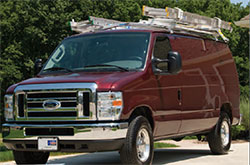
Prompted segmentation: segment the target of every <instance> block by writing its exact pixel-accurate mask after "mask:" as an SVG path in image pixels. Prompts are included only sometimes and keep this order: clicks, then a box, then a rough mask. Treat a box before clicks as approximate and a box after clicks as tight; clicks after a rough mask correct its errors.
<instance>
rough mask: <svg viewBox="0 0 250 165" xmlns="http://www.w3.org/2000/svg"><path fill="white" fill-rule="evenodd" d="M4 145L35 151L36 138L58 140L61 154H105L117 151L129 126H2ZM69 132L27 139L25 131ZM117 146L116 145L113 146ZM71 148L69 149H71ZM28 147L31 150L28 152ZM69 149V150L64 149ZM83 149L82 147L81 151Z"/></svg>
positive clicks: (104, 124)
mask: <svg viewBox="0 0 250 165" xmlns="http://www.w3.org/2000/svg"><path fill="white" fill-rule="evenodd" d="M2 128H3V129H2V134H3V142H4V144H5V145H6V146H7V147H8V148H9V149H13V150H26V151H27V150H31V151H34V150H37V141H38V138H39V137H57V138H58V141H59V145H60V146H61V147H60V151H74V152H77V151H108V150H117V149H119V148H120V147H121V146H122V144H123V141H124V139H125V137H126V134H127V130H128V123H126V122H123V123H98V124H51V125H42V124H39V125H38V124H9V123H8V124H7V123H5V124H3V127H2ZM29 128H33V129H40V128H42V129H46V128H48V129H57V128H58V129H60V128H70V129H72V130H73V133H72V135H56V134H53V135H45V134H44V135H39V133H38V135H37V133H36V135H33V136H32V135H26V133H27V131H26V129H29ZM114 144H116V145H114ZM70 145H71V146H70ZM29 146H33V147H31V148H28V147H29ZM67 146H70V147H67ZM83 146H85V147H83Z"/></svg>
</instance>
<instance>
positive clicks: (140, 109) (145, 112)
mask: <svg viewBox="0 0 250 165" xmlns="http://www.w3.org/2000/svg"><path fill="white" fill-rule="evenodd" d="M137 116H144V117H145V118H146V119H147V120H148V121H149V124H150V126H151V128H152V131H153V132H154V128H155V123H154V119H153V111H152V109H151V108H150V107H148V106H146V105H141V106H137V107H136V108H134V109H133V111H132V113H131V114H130V117H129V123H130V122H131V121H132V120H133V119H135V118H136V117H137Z"/></svg>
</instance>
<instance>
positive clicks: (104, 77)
mask: <svg viewBox="0 0 250 165" xmlns="http://www.w3.org/2000/svg"><path fill="white" fill-rule="evenodd" d="M141 74H142V72H100V73H93V72H81V73H72V74H63V75H62V74H60V75H40V76H38V77H34V78H30V79H27V80H24V81H22V82H20V83H18V84H15V85H12V86H11V87H9V89H8V90H7V92H6V93H13V91H14V89H15V87H16V86H18V85H27V84H46V83H84V82H94V83H96V84H97V86H98V89H97V90H98V91H109V90H110V89H112V90H121V85H117V83H118V82H119V81H122V82H123V83H124V81H131V80H132V79H136V78H138V77H139V76H140V75H141ZM123 80H124V81H123ZM115 82H116V85H115V86H113V84H114V83H115Z"/></svg>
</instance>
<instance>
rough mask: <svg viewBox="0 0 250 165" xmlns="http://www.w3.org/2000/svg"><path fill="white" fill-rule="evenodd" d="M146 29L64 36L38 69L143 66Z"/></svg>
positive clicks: (147, 39)
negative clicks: (43, 64) (41, 67)
mask: <svg viewBox="0 0 250 165" xmlns="http://www.w3.org/2000/svg"><path fill="white" fill-rule="evenodd" d="M149 36H150V33H146V32H123V33H118V32H117V33H99V34H91V35H85V36H78V37H72V38H69V39H66V40H64V41H63V42H62V43H61V44H60V45H59V46H58V47H57V49H56V50H55V51H54V52H53V54H52V55H51V57H50V58H49V60H48V62H47V63H46V64H45V66H44V67H43V70H42V72H41V73H42V74H43V73H50V72H58V71H66V72H69V71H70V72H73V71H97V70H99V71H107V70H109V71H130V70H138V69H143V67H144V64H145V61H146V55H147V50H148V43H149Z"/></svg>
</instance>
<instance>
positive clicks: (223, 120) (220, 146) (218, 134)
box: [207, 112, 232, 155]
mask: <svg viewBox="0 0 250 165" xmlns="http://www.w3.org/2000/svg"><path fill="white" fill-rule="evenodd" d="M207 138H208V144H209V147H210V150H211V152H212V153H213V154H216V155H221V154H226V153H227V152H228V151H229V149H230V147H231V141H232V134H231V121H230V118H229V117H228V115H227V113H225V112H222V113H221V115H220V118H219V121H218V123H217V124H216V126H215V128H213V130H212V131H211V132H210V133H209V135H208V137H207Z"/></svg>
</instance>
